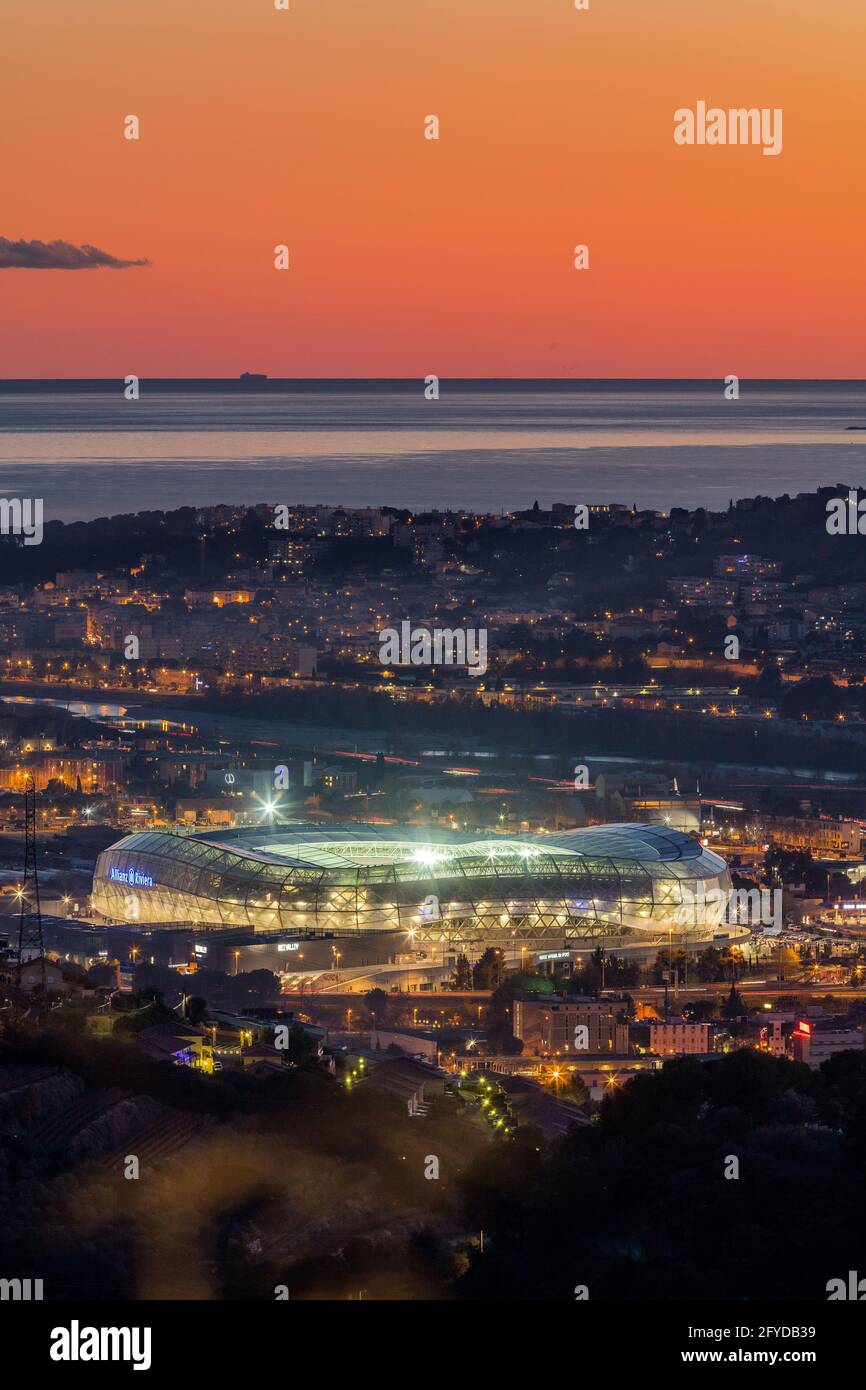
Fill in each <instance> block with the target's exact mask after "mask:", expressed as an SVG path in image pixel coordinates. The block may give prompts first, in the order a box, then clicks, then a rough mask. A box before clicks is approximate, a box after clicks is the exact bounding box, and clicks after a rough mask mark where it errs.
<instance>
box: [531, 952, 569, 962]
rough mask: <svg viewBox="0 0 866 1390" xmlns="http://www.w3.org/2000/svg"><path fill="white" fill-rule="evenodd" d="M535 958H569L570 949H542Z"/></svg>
mask: <svg viewBox="0 0 866 1390" xmlns="http://www.w3.org/2000/svg"><path fill="white" fill-rule="evenodd" d="M535 959H536V960H571V952H570V951H542V952H541V955H538V956H536V957H535Z"/></svg>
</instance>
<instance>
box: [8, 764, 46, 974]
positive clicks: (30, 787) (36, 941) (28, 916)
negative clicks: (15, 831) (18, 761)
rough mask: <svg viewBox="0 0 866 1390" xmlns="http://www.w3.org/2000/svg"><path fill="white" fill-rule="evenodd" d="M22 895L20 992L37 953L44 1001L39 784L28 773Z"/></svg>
mask: <svg viewBox="0 0 866 1390" xmlns="http://www.w3.org/2000/svg"><path fill="white" fill-rule="evenodd" d="M19 891H20V901H21V916H20V918H19V922H18V967H17V971H16V976H15V982H16V984H17V986H18V988H19V989H20V988H21V971H22V969H23V968H24V965H25V963H26V959H27V958H29V957H30V955H31V953H32V952H33V951H35V952H36V954H37V968H38V970H39V976H40V979H39V983H40V984H41V986H42V998H43V1000H44V998H45V943H44V941H43V939H42V908H41V906H40V903H39V872H38V870H37V867H36V783H35V782H34V780H33V774H32V773H28V775H27V781H26V782H25V784H24V879H23V881H22V884H21V888H20V890H19ZM28 896H30V897H32V904H31V903H30V902H29V901H28ZM31 908H32V910H31Z"/></svg>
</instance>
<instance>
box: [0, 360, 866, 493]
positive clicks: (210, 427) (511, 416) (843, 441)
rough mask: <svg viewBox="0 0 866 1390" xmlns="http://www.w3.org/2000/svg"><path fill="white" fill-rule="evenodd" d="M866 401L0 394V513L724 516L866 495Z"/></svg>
mask: <svg viewBox="0 0 866 1390" xmlns="http://www.w3.org/2000/svg"><path fill="white" fill-rule="evenodd" d="M855 424H856V425H866V384H864V383H861V382H846V383H831V382H812V383H798V384H794V385H792V384H783V383H776V384H773V383H761V384H750V383H748V382H743V383H742V384H741V396H740V399H739V400H738V401H726V400H725V399H724V396H723V391H722V384H721V382H713V383H707V384H695V383H691V384H689V383H674V382H672V383H652V384H647V383H644V384H640V383H622V384H619V385H617V384H615V383H607V384H606V385H605V387H604V389H599V388H598V387H592V388H587V387H582V388H581V389H577V390H575V389H566V390H563V389H561V388H556V387H555V386H554V385H553V384H551V385H550V387H549V388H547V389H534V390H526V389H523V388H520V387H516V388H514V389H509V388H507V387H505V388H503V385H502V384H500V385H499V387H498V388H497V389H496V390H489V389H462V390H457V389H456V388H454V387H452V388H451V389H449V384H448V382H447V381H446V382H443V383H442V387H441V397H440V399H439V400H438V401H426V400H425V399H424V395H423V388H422V386H421V384H420V383H419V385H418V388H417V390H414V391H407V390H406V389H405V388H404V389H397V388H396V387H389V386H388V385H383V386H382V387H381V388H375V389H373V388H370V387H365V388H363V389H346V387H345V386H344V387H343V388H341V389H339V390H329V389H328V388H327V387H323V386H319V387H318V388H317V389H315V390H310V389H300V390H292V391H291V392H284V393H280V392H274V391H272V390H268V391H243V392H240V391H238V390H237V389H235V390H219V389H213V387H211V388H210V389H199V388H196V387H195V386H191V389H188V390H173V391H171V392H160V391H159V390H157V389H156V388H155V387H151V388H150V389H149V388H148V383H147V381H143V382H142V385H141V398H140V400H138V401H125V400H124V398H123V389H122V385H121V384H118V385H117V386H111V387H108V386H106V387H105V388H104V389H101V390H99V391H93V390H87V391H81V390H72V389H69V388H64V387H62V386H60V387H56V388H52V389H41V390H38V391H37V390H33V389H28V390H21V389H17V388H16V387H15V386H14V385H13V384H11V383H7V384H0V495H3V496H30V497H42V498H43V499H44V507H45V519H46V520H50V519H56V518H60V519H63V520H72V519H79V518H88V517H94V516H105V515H112V514H115V513H118V512H130V511H140V510H145V509H152V508H157V509H169V508H171V507H177V506H181V505H184V504H188V505H195V506H205V505H208V504H210V503H215V502H241V503H254V502H270V503H277V502H287V503H295V502H302V503H303V502H306V503H313V502H324V503H343V504H344V505H347V506H376V505H380V504H391V505H395V506H396V505H402V506H408V507H412V508H416V509H420V508H422V507H440V508H447V507H464V508H468V509H472V510H478V511H494V512H498V511H505V510H509V509H511V508H515V507H526V506H529V505H531V504H532V502H533V501H535V500H536V499H537V500H538V501H539V502H540V503H541V505H542V506H544V505H547V504H550V503H551V502H568V503H574V502H577V501H589V502H591V501H619V502H625V503H632V502H636V503H637V504H638V506H641V507H644V506H646V507H657V508H660V509H666V508H669V507H671V506H699V505H701V506H706V507H712V508H720V507H723V506H725V505H727V502H728V499H729V498H730V497H734V498H737V497H745V496H753V495H755V494H756V493H763V494H765V495H769V496H778V495H780V494H781V493H784V492H790V493H796V492H803V491H810V490H814V488H816V487H817V486H819V485H820V484H828V483H829V484H833V483H837V482H841V483H847V484H851V485H859V486H863V485H864V484H866V466H864V464H866V432H863V433H860V432H852V431H848V430H847V429H846V427H847V426H848V425H855Z"/></svg>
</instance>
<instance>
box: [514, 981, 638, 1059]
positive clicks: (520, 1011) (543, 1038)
mask: <svg viewBox="0 0 866 1390" xmlns="http://www.w3.org/2000/svg"><path fill="white" fill-rule="evenodd" d="M626 1007H627V1001H626V1000H625V999H590V998H585V997H583V996H578V995H575V996H572V997H569V996H566V995H551V994H547V995H544V994H528V995H517V996H515V999H514V1012H513V1015H512V1020H513V1021H512V1028H513V1030H514V1036H515V1037H516V1038H520V1040H521V1042H522V1043H523V1054H524V1056H526V1055H528V1054H530V1053H533V1052H535V1053H542V1054H544V1053H555V1054H557V1055H562V1054H566V1053H574V1054H579V1053H592V1054H594V1053H599V1052H611V1053H615V1054H617V1055H618V1056H622V1057H625V1056H627V1055H628V1042H629V1039H628V1023H627V1022H625V1021H624V1017H623V1016H624V1011H625V1009H626ZM581 1030H585V1031H581Z"/></svg>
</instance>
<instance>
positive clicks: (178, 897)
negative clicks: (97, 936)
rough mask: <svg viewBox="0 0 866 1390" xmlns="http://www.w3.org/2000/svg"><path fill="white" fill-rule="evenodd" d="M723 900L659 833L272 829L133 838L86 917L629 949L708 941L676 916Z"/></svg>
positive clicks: (116, 854)
mask: <svg viewBox="0 0 866 1390" xmlns="http://www.w3.org/2000/svg"><path fill="white" fill-rule="evenodd" d="M729 889H730V876H729V873H728V869H727V866H726V864H725V862H724V860H722V859H720V858H719V857H718V856H717V855H715V854H713V853H711V852H710V851H709V850H707V849H705V848H703V847H702V845H701V844H700V843H699V842H698V841H697V840H695V839H693V838H691V837H689V836H688V835H685V834H683V833H682V832H680V831H677V830H671V829H668V828H666V827H664V826H659V825H605V826H600V827H597V828H590V829H583V830H570V831H567V832H565V833H562V834H550V835H544V834H541V835H521V836H516V837H507V836H498V835H493V836H489V835H487V836H485V835H481V834H476V835H473V834H461V833H460V832H456V831H446V830H439V829H436V828H431V829H426V828H425V829H418V828H417V827H408V826H396V825H389V826H380V825H365V824H354V825H344V826H327V827H323V826H320V825H280V826H272V827H269V826H261V827H253V828H252V829H241V830H228V831H213V832H210V833H206V834H196V835H176V834H171V833H168V832H159V831H142V832H138V833H136V834H133V835H127V836H126V837H125V838H124V839H122V840H120V841H118V842H117V844H115V845H113V846H111V848H109V849H106V850H104V851H103V852H102V853H101V854H100V856H99V859H98V861H97V865H96V872H95V876H94V883H93V910H94V916H95V917H96V918H97V919H99V918H102V919H103V920H108V921H115V922H127V923H132V922H135V923H140V924H141V925H142V926H151V927H153V928H156V927H159V926H161V925H162V926H169V925H171V926H178V925H184V926H187V927H192V928H194V929H198V930H202V931H204V930H207V931H212V930H213V929H215V928H220V927H223V928H238V927H245V928H247V929H251V930H253V931H255V932H256V933H273V932H280V933H288V934H295V933H297V934H305V933H310V932H315V933H328V934H334V935H357V934H363V933H373V932H379V933H381V932H398V933H404V934H405V937H406V940H407V942H413V943H415V944H419V945H420V943H421V942H423V941H433V940H443V939H447V940H448V941H449V942H451V943H454V944H457V943H460V942H467V943H470V942H473V943H486V944H491V943H492V944H495V942H496V941H497V940H501V941H502V942H503V943H505V942H506V941H514V940H521V939H525V940H527V941H535V940H539V939H541V940H548V939H555V940H561V941H568V940H570V939H576V940H580V939H582V940H587V939H590V940H591V939H592V938H596V937H599V938H600V937H604V938H605V940H606V941H607V942H609V943H610V944H613V943H614V942H617V941H628V940H630V941H632V942H633V943H634V944H635V945H638V944H640V943H642V942H645V943H647V944H649V942H650V941H651V940H652V939H653V938H656V937H657V938H659V939H664V940H665V941H667V940H668V939H669V938H670V936H671V934H673V935H674V936H676V937H684V936H687V937H688V939H689V940H690V941H695V940H699V939H700V938H701V937H702V936H704V935H709V936H710V937H711V936H712V929H711V928H709V929H707V930H706V931H704V930H702V929H701V928H700V927H697V928H696V927H695V926H694V925H691V926H689V925H683V921H684V918H685V919H686V920H687V919H688V913H685V914H684V913H683V910H682V908H683V904H684V903H688V902H689V901H694V895H695V892H696V891H702V892H706V893H712V892H723V893H725V892H728V891H729Z"/></svg>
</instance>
